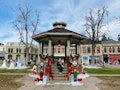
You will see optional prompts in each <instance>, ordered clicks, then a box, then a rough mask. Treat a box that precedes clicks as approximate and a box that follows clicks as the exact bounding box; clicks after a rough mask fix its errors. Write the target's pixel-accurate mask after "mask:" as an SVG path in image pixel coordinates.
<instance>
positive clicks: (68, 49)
mask: <svg viewBox="0 0 120 90" xmlns="http://www.w3.org/2000/svg"><path fill="white" fill-rule="evenodd" d="M67 56H70V40H67Z"/></svg>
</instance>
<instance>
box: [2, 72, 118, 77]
mask: <svg viewBox="0 0 120 90" xmlns="http://www.w3.org/2000/svg"><path fill="white" fill-rule="evenodd" d="M0 75H28V73H0ZM89 75H90V76H91V77H95V76H120V74H89Z"/></svg>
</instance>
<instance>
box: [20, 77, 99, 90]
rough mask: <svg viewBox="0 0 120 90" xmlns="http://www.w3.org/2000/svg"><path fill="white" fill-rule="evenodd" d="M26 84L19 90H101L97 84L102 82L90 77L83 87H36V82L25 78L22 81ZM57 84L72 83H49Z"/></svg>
mask: <svg viewBox="0 0 120 90" xmlns="http://www.w3.org/2000/svg"><path fill="white" fill-rule="evenodd" d="M19 81H22V82H23V83H24V86H22V87H20V88H19V89H18V90H100V89H99V88H98V87H97V86H96V84H98V83H100V82H101V80H99V79H97V78H96V77H89V78H86V79H85V80H84V81H83V85H81V86H72V85H63V84H62V85H61V84H60V85H59V84H58V85H46V86H40V85H35V84H34V81H33V79H32V78H31V77H29V76H25V77H24V78H22V79H20V80H19ZM56 82H59V83H61V82H63V83H68V82H69V83H70V81H66V82H65V81H50V82H48V83H52V84H53V83H56Z"/></svg>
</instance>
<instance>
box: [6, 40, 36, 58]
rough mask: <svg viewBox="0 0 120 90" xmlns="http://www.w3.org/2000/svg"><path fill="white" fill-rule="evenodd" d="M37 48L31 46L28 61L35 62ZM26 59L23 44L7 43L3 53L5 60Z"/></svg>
mask: <svg viewBox="0 0 120 90" xmlns="http://www.w3.org/2000/svg"><path fill="white" fill-rule="evenodd" d="M37 50H38V49H37V46H35V45H32V47H31V48H30V49H29V59H31V60H36V59H37ZM25 57H26V48H25V45H24V44H22V43H21V44H20V43H19V42H8V43H7V44H6V51H5V59H9V60H10V59H12V60H18V59H25Z"/></svg>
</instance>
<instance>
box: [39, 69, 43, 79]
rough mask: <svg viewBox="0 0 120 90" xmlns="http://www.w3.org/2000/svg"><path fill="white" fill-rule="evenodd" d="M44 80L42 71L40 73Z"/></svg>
mask: <svg viewBox="0 0 120 90" xmlns="http://www.w3.org/2000/svg"><path fill="white" fill-rule="evenodd" d="M42 78H43V72H42V71H41V72H40V79H42Z"/></svg>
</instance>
